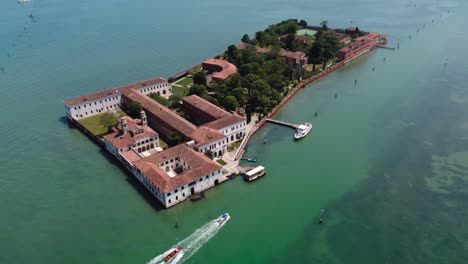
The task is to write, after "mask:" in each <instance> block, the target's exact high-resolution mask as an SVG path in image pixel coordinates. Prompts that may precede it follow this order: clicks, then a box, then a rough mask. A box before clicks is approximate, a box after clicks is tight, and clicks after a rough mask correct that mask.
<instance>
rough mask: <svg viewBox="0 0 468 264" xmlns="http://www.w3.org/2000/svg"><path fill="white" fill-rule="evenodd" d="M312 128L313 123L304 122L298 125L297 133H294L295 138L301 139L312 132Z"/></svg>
mask: <svg viewBox="0 0 468 264" xmlns="http://www.w3.org/2000/svg"><path fill="white" fill-rule="evenodd" d="M310 130H312V124H311V123H302V124H300V125H299V126H298V127H297V129H296V133H295V134H294V138H295V139H301V138H303V137H305V136H307V134H308V133H309V132H310Z"/></svg>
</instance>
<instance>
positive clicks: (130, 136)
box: [104, 116, 158, 148]
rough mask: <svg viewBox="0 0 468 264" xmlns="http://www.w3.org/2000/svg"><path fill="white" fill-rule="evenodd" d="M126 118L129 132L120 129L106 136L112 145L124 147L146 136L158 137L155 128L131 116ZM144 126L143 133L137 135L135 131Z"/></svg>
mask: <svg viewBox="0 0 468 264" xmlns="http://www.w3.org/2000/svg"><path fill="white" fill-rule="evenodd" d="M125 119H126V120H127V126H128V132H126V133H123V134H122V133H121V132H120V131H117V132H114V133H111V134H108V135H105V136H104V139H105V140H107V141H109V142H110V143H111V144H112V145H114V146H115V147H116V148H123V147H127V146H131V145H133V144H135V142H136V141H137V140H139V139H142V138H146V137H152V138H154V137H157V136H158V133H156V132H155V131H154V130H153V129H151V128H150V127H148V126H145V127H142V126H139V124H138V123H137V122H136V121H135V120H133V119H132V118H131V117H129V116H126V117H125ZM118 127H119V128H118V129H119V130H120V127H121V126H120V124H119V125H118ZM139 128H143V129H144V132H143V133H141V134H137V135H135V134H134V133H133V131H135V130H137V129H139Z"/></svg>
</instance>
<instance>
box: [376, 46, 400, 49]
mask: <svg viewBox="0 0 468 264" xmlns="http://www.w3.org/2000/svg"><path fill="white" fill-rule="evenodd" d="M377 47H379V48H382V49H388V50H396V48H395V47H390V46H386V45H378V46H377Z"/></svg>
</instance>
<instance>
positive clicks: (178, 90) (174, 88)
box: [172, 85, 190, 97]
mask: <svg viewBox="0 0 468 264" xmlns="http://www.w3.org/2000/svg"><path fill="white" fill-rule="evenodd" d="M172 91H174V92H175V93H176V94H178V95H179V96H182V97H184V96H187V95H188V93H189V92H190V88H182V87H180V86H175V85H173V86H172Z"/></svg>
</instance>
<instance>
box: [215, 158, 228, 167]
mask: <svg viewBox="0 0 468 264" xmlns="http://www.w3.org/2000/svg"><path fill="white" fill-rule="evenodd" d="M216 162H218V163H219V165H221V166H224V165H226V164H227V163H226V162H225V161H224V160H223V159H219V160H217V161H216Z"/></svg>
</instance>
